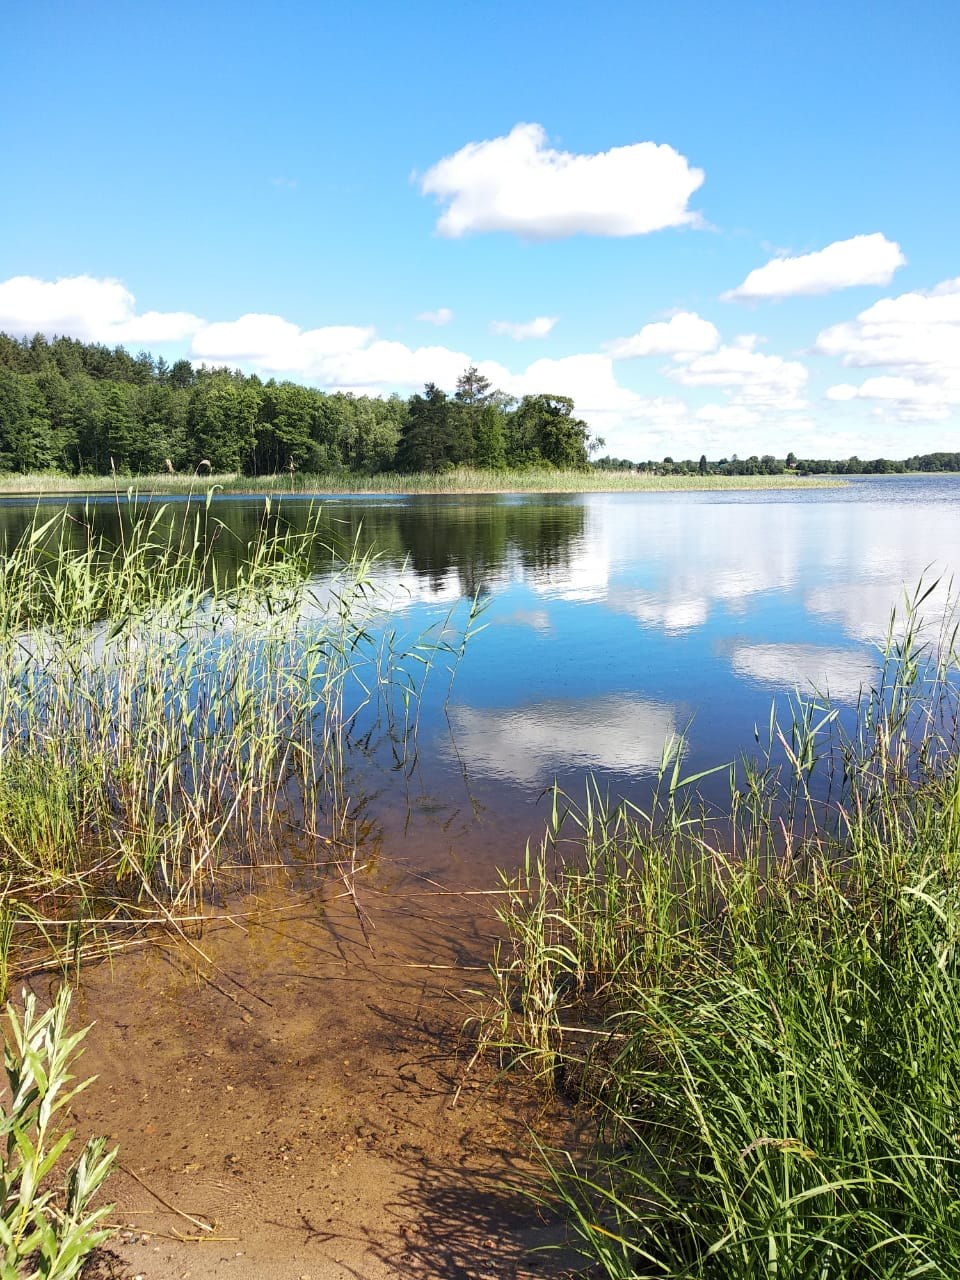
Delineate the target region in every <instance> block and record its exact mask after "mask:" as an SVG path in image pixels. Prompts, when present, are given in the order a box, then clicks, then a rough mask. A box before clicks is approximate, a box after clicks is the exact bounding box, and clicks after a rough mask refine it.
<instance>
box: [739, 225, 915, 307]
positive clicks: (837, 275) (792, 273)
mask: <svg viewBox="0 0 960 1280" xmlns="http://www.w3.org/2000/svg"><path fill="white" fill-rule="evenodd" d="M905 262H906V258H905V257H904V256H903V252H902V251H901V249H900V246H899V245H898V244H897V243H896V242H895V241H893V240H888V239H887V238H886V236H884V235H882V234H881V233H880V232H879V231H876V232H874V233H873V234H872V235H867V236H853V237H852V238H851V239H849V240H835V241H834V242H833V244H828V245H827V247H826V248H825V249H818V250H817V251H816V252H815V253H804V254H801V255H800V256H799V257H795V258H790V257H783V258H773V259H772V260H771V261H770V262H768V263H767V264H766V266H763V267H757V268H756V269H755V270H754V271H751V272H750V274H749V275H748V276H747V278H746V280H744V282H743V284H741V285H738V286H737V288H736V289H731V290H729V292H727V293H725V294H723V295H722V296H723V298H724V300H725V301H728V302H757V301H759V300H760V299H763V298H777V299H779V298H792V297H799V296H801V295H811V294H819V293H833V292H834V291H835V290H837V289H849V288H852V287H853V286H854V285H864V284H889V283H890V281H891V280H892V279H893V273H894V271H896V270H897V268H898V267H902V266H903V265H904V263H905Z"/></svg>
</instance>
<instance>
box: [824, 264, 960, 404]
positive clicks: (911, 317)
mask: <svg viewBox="0 0 960 1280" xmlns="http://www.w3.org/2000/svg"><path fill="white" fill-rule="evenodd" d="M814 351H815V352H816V353H817V354H819V355H826V356H833V357H835V358H837V359H839V360H840V361H841V362H842V363H843V364H844V365H845V366H847V368H857V369H869V368H885V369H887V370H893V371H894V372H893V373H889V374H883V375H880V376H877V377H873V378H868V379H867V380H866V381H865V382H863V383H862V384H861V385H860V386H853V385H852V384H848V383H842V384H840V385H838V386H836V387H831V388H830V390H829V391H828V392H827V395H828V397H829V398H830V399H832V400H841V401H842V400H855V399H856V400H868V401H870V400H872V401H873V402H874V403H875V404H876V405H877V406H878V408H880V409H881V410H884V411H885V412H886V413H887V414H889V416H892V417H894V418H898V419H899V420H901V421H904V422H915V421H919V420H923V419H926V420H930V421H938V420H942V419H943V418H945V417H947V416H949V413H950V412H951V409H952V407H954V406H956V405H958V404H960V276H958V277H957V278H956V279H953V280H945V281H944V282H943V283H942V284H939V285H937V286H936V287H935V288H933V289H930V290H927V291H921V290H915V291H913V292H911V293H902V294H900V295H899V296H897V297H895V298H881V300H880V301H879V302H875V303H874V304H873V306H871V307H867V308H866V310H865V311H861V312H860V314H859V315H858V316H857V317H856V319H855V320H849V321H846V322H844V323H842V324H835V325H831V326H830V327H829V328H827V329H824V330H822V332H821V333H820V334H818V336H817V340H816V344H815V346H814Z"/></svg>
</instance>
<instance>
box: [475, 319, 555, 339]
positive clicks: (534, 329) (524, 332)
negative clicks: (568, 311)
mask: <svg viewBox="0 0 960 1280" xmlns="http://www.w3.org/2000/svg"><path fill="white" fill-rule="evenodd" d="M557 319H558V317H557V316H537V317H536V318H535V319H533V320H526V321H520V322H519V323H517V322H515V321H513V320H493V321H491V323H490V332H491V333H502V334H503V335H504V336H505V337H507V338H512V339H513V340H514V342H526V340H527V339H528V338H545V337H546V336H547V334H548V333H550V331H551V330H552V329H553V326H554V325H555V324H556V323H557Z"/></svg>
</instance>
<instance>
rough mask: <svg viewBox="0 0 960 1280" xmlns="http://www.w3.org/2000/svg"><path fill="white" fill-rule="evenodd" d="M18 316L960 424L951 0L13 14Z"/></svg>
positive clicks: (813, 429)
mask: <svg viewBox="0 0 960 1280" xmlns="http://www.w3.org/2000/svg"><path fill="white" fill-rule="evenodd" d="M3 26H4V33H3V41H2V48H0V107H2V111H3V118H4V120H5V122H6V130H5V139H4V141H5V145H4V156H3V165H2V170H0V172H2V179H0V182H2V196H3V198H2V200H0V328H2V329H5V330H7V331H15V332H18V333H22V332H33V331H35V330H36V329H42V330H44V331H46V332H48V333H53V332H68V333H73V334H75V335H76V336H78V337H82V338H86V339H91V340H96V341H104V342H108V343H111V344H113V343H115V342H122V343H124V345H127V346H129V347H131V348H133V349H141V348H146V349H149V350H152V351H154V352H158V353H163V354H165V355H167V356H172V355H183V354H185V355H188V356H190V357H191V358H192V359H194V360H196V361H198V362H200V361H202V360H207V361H208V362H210V363H227V364H231V365H238V366H240V367H243V368H246V369H249V370H256V371H257V372H259V373H261V374H262V375H263V376H276V377H289V378H295V379H297V380H302V381H307V382H310V383H312V384H315V385H317V386H322V387H330V388H333V387H347V388H352V389H356V390H365V391H373V392H382V393H387V392H389V391H392V390H398V391H401V392H402V393H404V394H408V393H409V392H410V391H412V390H415V389H418V388H419V387H420V386H421V385H422V383H423V382H424V381H426V380H428V379H429V380H434V381H436V382H438V383H439V384H440V385H442V386H445V387H447V388H448V389H452V386H453V383H454V382H455V379H456V376H457V373H458V372H459V371H460V370H461V369H462V368H463V367H464V365H465V364H466V363H468V362H473V363H477V364H479V365H480V366H481V367H482V368H483V369H484V371H485V372H487V373H488V375H489V376H491V378H492V379H493V381H495V382H496V383H497V384H498V385H500V386H502V387H503V388H504V389H505V390H507V391H510V392H512V393H513V394H517V395H519V394H522V393H524V392H526V391H552V392H559V393H565V394H571V395H573V396H574V398H575V401H576V405H577V409H578V411H579V412H580V413H581V415H582V416H584V417H585V418H586V419H587V420H588V421H589V422H590V424H591V426H592V427H593V429H594V430H595V431H597V432H599V433H600V434H602V435H603V436H604V437H605V439H606V441H607V448H608V450H609V451H611V452H613V453H616V454H617V455H623V456H628V457H634V458H638V459H640V458H647V457H662V456H663V455H664V454H666V453H670V454H672V455H673V456H675V457H681V456H683V457H686V456H694V457H696V456H699V454H700V453H701V452H704V451H705V452H706V453H707V454H708V455H709V456H711V457H719V456H722V455H724V454H729V453H731V452H734V451H736V452H739V453H740V454H741V456H744V455H746V454H749V453H753V452H759V453H764V452H771V453H775V454H779V455H781V456H782V455H783V454H785V453H786V452H787V451H788V450H789V449H793V450H794V451H795V452H797V453H799V454H801V455H805V454H820V455H831V456H846V455H847V454H849V453H852V452H856V453H858V454H860V455H861V456H862V457H871V456H876V455H877V454H886V455H888V456H904V455H906V454H909V453H911V452H915V451H917V450H924V449H931V448H947V449H960V218H958V213H957V211H958V208H960V163H958V159H960V155H958V151H960V148H958V124H960V76H958V75H957V73H956V66H955V56H956V50H957V48H958V47H960V6H958V5H956V4H955V3H941V2H939V0H929V2H927V3H925V4H923V5H922V6H917V7H916V8H908V7H907V6H906V5H904V4H902V3H900V4H893V3H884V2H883V0H875V2H874V3H870V4H854V3H840V4H837V3H836V0H834V2H833V3H831V4H800V5H792V6H780V5H771V4H770V3H746V2H743V3H727V4H725V5H707V4H706V3H690V2H683V0H681V2H679V3H669V4H668V3H647V4H624V3H619V4H608V3H595V4H593V5H591V6H590V7H589V8H588V7H587V6H586V5H584V4H582V3H580V4H572V3H557V2H553V3H550V4H545V3H528V4H522V5H516V4H510V5H508V4H501V3H488V4H485V5H472V6H467V5H455V4H450V3H444V4H441V3H432V2H430V3H410V4H406V5H397V4H379V3H357V4H354V5H352V6H345V5H332V4H326V3H314V4H307V3H292V2H287V3H282V2H281V3H276V4H271V5H269V6H267V5H253V4H244V3H237V2H234V3H230V4H221V3H219V2H210V0H207V2H206V3H200V4H197V3H194V4H189V5H188V4H185V3H179V2H174V3H168V4H166V5H164V6H153V5H147V4H143V3H125V4H121V3H117V2H116V0H113V2H112V3H110V4H105V3H102V4H101V3H96V2H95V0H93V2H88V3H84V4H82V5H81V4H76V3H52V2H48V0H35V2H34V3H31V4H30V5H19V6H9V7H8V11H7V12H6V13H5V16H4V23H3Z"/></svg>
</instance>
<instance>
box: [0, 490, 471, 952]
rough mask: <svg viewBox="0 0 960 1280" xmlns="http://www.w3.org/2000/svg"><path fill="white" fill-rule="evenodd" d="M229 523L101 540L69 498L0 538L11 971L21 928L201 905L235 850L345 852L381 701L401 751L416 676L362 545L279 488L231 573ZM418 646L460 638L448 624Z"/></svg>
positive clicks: (79, 926)
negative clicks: (299, 507)
mask: <svg viewBox="0 0 960 1280" xmlns="http://www.w3.org/2000/svg"><path fill="white" fill-rule="evenodd" d="M207 507H208V508H209V502H208V504H207ZM211 535H212V536H211ZM217 536H219V537H224V538H225V537H229V536H230V535H229V534H228V533H227V531H226V530H225V529H224V528H221V527H218V526H217V524H216V522H215V521H214V520H213V518H212V515H211V513H210V511H209V510H206V511H203V512H200V511H196V510H194V511H193V512H192V513H191V514H190V515H188V518H187V520H186V522H185V523H181V524H178V523H177V521H176V520H175V519H174V518H173V517H172V513H171V512H170V510H169V509H167V508H165V507H163V506H161V507H158V508H156V509H155V510H152V511H150V510H148V511H147V512H146V513H145V514H143V515H141V516H139V517H136V518H133V519H131V520H130V521H129V522H127V523H126V524H125V525H124V532H123V535H122V538H121V540H120V543H119V545H109V544H107V543H106V542H105V541H104V540H103V539H101V538H98V537H95V536H94V535H93V534H92V533H89V531H88V529H87V528H86V527H84V526H81V529H80V536H79V537H78V530H77V527H76V526H75V524H74V523H73V521H72V520H71V518H70V517H69V516H68V515H67V514H66V513H64V514H62V515H60V516H57V517H55V518H54V519H52V520H49V521H47V522H46V523H42V524H40V523H38V524H36V525H35V526H34V527H33V528H32V529H31V530H30V531H29V533H28V534H27V535H26V536H25V537H24V538H22V539H21V540H20V541H19V542H18V543H17V545H15V546H13V547H10V548H7V549H5V550H4V551H3V553H2V554H0V671H2V676H0V950H2V951H3V957H2V961H0V976H6V975H7V973H8V972H9V971H10V970H11V967H13V968H15V965H14V964H13V962H12V960H11V954H12V951H17V949H18V948H20V949H21V950H22V947H21V944H23V943H25V942H26V941H27V940H30V942H31V945H33V946H34V948H35V949H38V950H39V952H40V953H43V952H44V951H46V950H48V949H49V948H50V946H53V945H56V946H57V947H59V948H60V949H61V952H63V949H64V948H65V947H66V945H67V942H68V941H69V942H70V944H71V945H72V946H76V945H77V939H78V937H79V936H81V935H83V936H84V937H87V936H90V937H92V936H95V935H96V933H97V930H98V928H99V930H100V933H101V936H102V935H103V930H104V929H106V928H108V927H111V928H112V927H113V926H115V925H117V924H119V923H121V922H122V921H124V920H129V921H136V920H138V919H141V918H144V917H158V916H159V917H160V918H163V919H166V920H168V922H169V921H172V920H174V919H175V918H176V916H177V915H179V914H182V913H185V912H188V911H189V912H193V913H195V912H196V911H197V910H199V909H200V908H201V907H202V905H203V902H204V901H205V899H206V898H207V897H209V896H210V895H213V896H216V895H217V894H219V893H222V892H223V889H224V884H223V878H222V872H221V869H222V867H223V866H224V864H225V863H226V862H228V861H229V862H231V863H232V864H236V863H243V864H245V865H247V866H253V865H255V864H257V863H258V862H263V861H276V860H277V859H278V858H281V859H282V858H283V857H284V856H285V853H286V851H288V850H289V848H290V846H291V844H292V843H295V842H297V841H299V842H300V843H301V844H304V843H306V844H312V845H313V846H314V847H317V846H319V849H320V857H319V859H318V860H320V861H325V860H328V859H329V858H330V857H333V858H335V857H336V856H337V851H336V849H335V848H334V847H333V846H327V845H325V844H324V840H336V838H337V837H338V836H339V835H340V834H342V833H343V831H344V830H346V829H347V827H348V823H347V821H346V819H347V815H348V809H349V801H348V792H347V788H346V786H345V781H344V779H345V777H346V773H347V769H348V763H349V743H350V737H351V731H352V729H353V727H354V726H356V725H357V724H359V723H361V722H362V721H364V722H369V721H371V720H373V719H375V717H376V715H377V713H378V711H379V710H382V709H383V707H384V705H386V704H389V706H388V710H389V715H388V717H387V718H388V719H389V722H390V724H389V731H390V732H391V733H392V734H393V737H394V740H395V744H396V750H397V751H398V752H399V753H400V754H401V755H402V753H403V752H404V751H405V750H406V749H407V746H408V740H409V735H410V730H411V718H410V715H409V714H407V715H406V716H405V717H401V718H400V719H398V718H397V717H396V715H395V714H394V709H393V708H394V704H395V703H396V702H397V700H398V699H399V700H401V701H403V702H404V705H405V706H406V707H407V708H408V711H409V708H410V706H415V704H416V701H417V698H418V696H419V691H420V688H421V681H420V676H419V675H418V673H417V669H416V666H415V665H412V664H411V663H410V662H409V661H408V660H407V653H406V651H405V650H404V648H403V644H402V642H400V641H398V640H397V639H396V638H395V637H394V638H392V639H385V638H384V637H385V636H386V635H389V636H393V633H392V632H387V631H386V630H385V627H384V621H385V609H386V602H385V601H384V600H382V599H381V598H380V595H379V593H378V591H377V588H376V586H375V581H374V578H375V575H374V572H373V561H372V557H371V556H370V555H369V554H361V553H360V551H359V550H358V549H357V547H356V546H353V547H348V548H346V550H345V552H337V551H334V550H333V549H324V548H323V547H322V546H321V547H320V549H319V550H318V540H319V538H320V535H319V532H318V526H317V525H316V523H313V522H311V523H309V524H308V527H307V529H306V531H305V532H303V533H292V532H289V531H286V530H284V529H283V528H282V527H281V526H279V525H278V524H277V522H276V521H275V520H274V519H273V517H272V512H271V510H270V506H269V503H267V504H266V506H265V510H264V519H263V521H262V525H261V528H260V532H259V533H258V535H257V537H256V538H255V539H254V540H253V541H252V542H251V543H250V544H249V545H248V546H246V547H245V548H243V553H242V555H240V556H239V557H236V556H234V557H233V558H232V563H233V564H234V565H235V567H234V568H232V569H230V570H229V571H226V570H223V569H222V568H221V567H220V562H219V561H218V559H217V556H216V550H215V544H216V538H217ZM318 563H319V564H320V565H321V568H322V569H323V571H322V572H320V573H317V565H318ZM411 648H413V649H415V651H416V655H417V656H418V657H420V656H421V655H422V653H423V652H430V653H436V652H438V651H439V652H440V653H442V654H443V655H445V656H447V657H450V658H451V660H453V659H455V656H456V651H457V649H456V645H455V644H454V643H453V641H452V639H451V636H450V633H449V632H447V631H444V632H442V633H439V634H436V635H434V636H432V637H431V636H429V635H428V636H426V637H419V638H417V639H416V641H415V642H412V643H411ZM421 665H422V664H421ZM22 959H23V956H22V955H21V960H22Z"/></svg>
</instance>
